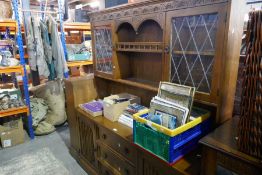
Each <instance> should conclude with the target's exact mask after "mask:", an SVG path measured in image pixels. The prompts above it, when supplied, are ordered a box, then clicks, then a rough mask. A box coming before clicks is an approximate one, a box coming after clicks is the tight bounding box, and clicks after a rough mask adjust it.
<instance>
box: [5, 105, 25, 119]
mask: <svg viewBox="0 0 262 175" xmlns="http://www.w3.org/2000/svg"><path fill="white" fill-rule="evenodd" d="M22 113H27V115H28V114H29V110H28V107H27V106H23V107H18V108H12V109H8V110H3V111H0V118H1V117H6V116H12V115H16V114H22Z"/></svg>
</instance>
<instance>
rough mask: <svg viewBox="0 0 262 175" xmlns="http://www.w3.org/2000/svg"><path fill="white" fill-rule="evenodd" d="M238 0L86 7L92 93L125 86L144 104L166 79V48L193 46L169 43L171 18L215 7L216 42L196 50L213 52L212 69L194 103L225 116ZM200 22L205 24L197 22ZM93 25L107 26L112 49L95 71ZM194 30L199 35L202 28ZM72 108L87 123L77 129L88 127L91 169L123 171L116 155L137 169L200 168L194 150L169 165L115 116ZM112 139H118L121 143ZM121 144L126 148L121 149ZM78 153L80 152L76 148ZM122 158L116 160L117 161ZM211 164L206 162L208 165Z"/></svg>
mask: <svg viewBox="0 0 262 175" xmlns="http://www.w3.org/2000/svg"><path fill="white" fill-rule="evenodd" d="M241 3H243V4H244V2H238V1H233V0H205V1H199V0H187V1H182V0H178V1H173V0H165V1H160V0H148V1H144V2H140V3H136V4H130V5H123V6H118V7H116V8H110V9H106V10H103V11H99V12H94V13H92V14H91V15H90V17H91V29H92V37H93V40H92V42H93V48H94V49H93V56H94V71H95V82H96V87H97V92H98V97H99V98H103V97H106V96H109V95H111V94H117V93H122V92H127V93H130V94H134V95H136V96H139V97H140V98H141V102H142V104H143V105H146V106H149V104H150V101H151V99H152V97H153V96H155V95H156V94H157V89H158V84H159V82H160V81H170V80H171V78H170V65H171V57H170V53H169V52H173V51H175V54H177V55H178V54H181V52H182V53H184V54H187V55H190V56H191V57H194V55H195V54H196V52H195V50H187V52H184V50H183V49H182V50H181V49H180V50H179V49H177V48H176V50H174V49H170V46H171V45H172V43H171V39H170V38H171V37H172V35H171V30H170V29H171V27H172V26H171V19H173V18H175V17H188V16H196V15H203V16H204V15H205V14H209V13H217V14H218V22H217V33H216V35H215V36H214V38H215V39H216V48H215V49H214V50H212V49H211V50H208V49H206V50H204V51H201V50H200V51H199V52H197V54H199V55H200V54H201V55H202V56H204V57H205V58H210V57H213V56H214V57H215V58H214V63H213V71H212V72H211V73H210V74H208V76H210V77H211V85H210V86H211V88H210V89H211V90H210V92H208V93H202V91H201V92H197V93H196V96H195V102H194V104H199V105H200V106H202V107H203V106H208V107H207V108H208V109H212V114H213V115H212V117H213V118H215V119H216V121H217V123H222V122H224V121H225V120H227V119H229V118H231V115H232V110H233V98H234V91H235V84H236V81H235V80H236V75H237V71H236V70H237V67H238V58H239V50H240V40H241V36H242V31H241V29H242V25H243V15H242V4H241ZM191 22H192V21H191ZM188 26H190V25H189V24H188ZM201 27H203V28H204V27H210V26H205V25H203V24H202V26H201ZM97 29H108V30H110V32H111V38H110V39H111V40H112V48H109V47H108V45H107V49H108V50H110V51H111V50H112V73H105V72H106V71H104V72H102V71H99V69H100V70H101V68H99V67H98V66H97V63H99V61H97V60H98V57H97V55H96V54H97V53H96V51H95V50H96V49H95V48H96V47H95V46H96V43H97V41H96V39H95V37H94V31H95V30H97ZM240 31H241V32H240ZM183 32H185V31H183ZM200 32H201V30H200ZM185 33H186V32H185ZM199 36H203V33H201V35H199ZM185 37H189V36H185ZM185 37H184V38H185ZM98 39H99V38H98ZM98 39H97V40H98ZM108 41H110V40H108ZM98 43H99V42H98ZM100 43H103V42H100ZM105 43H106V42H105ZM154 43H157V45H158V47H160V46H161V49H158V50H157V49H154V48H153V46H152V45H153V44H154ZM101 45H102V44H101ZM102 50H103V49H100V51H102ZM109 55H110V54H109ZM107 56H108V55H106V57H107ZM181 72H182V73H181V74H183V73H184V72H183V70H182V71H181ZM197 73H198V72H197ZM77 113H78V114H79V115H80V116H81V121H82V123H84V125H88V126H85V127H82V128H81V129H84V128H90V129H88V130H89V131H90V132H88V133H87V131H85V132H86V134H89V136H88V138H91V137H92V138H93V139H94V142H93V143H92V144H93V146H92V144H91V147H92V148H89V149H91V150H97V151H96V153H95V159H96V162H97V164H95V165H94V166H92V163H91V167H94V168H95V170H96V172H97V173H100V174H123V171H122V168H121V167H120V170H119V169H118V167H116V163H115V162H117V159H119V160H124V161H123V162H124V163H123V164H125V163H126V165H125V167H127V168H130V167H132V166H133V167H134V168H135V170H136V171H137V172H136V174H138V175H158V174H159V175H163V174H199V173H200V167H201V166H200V160H199V158H198V156H196V154H197V153H191V154H189V155H188V156H185V157H184V158H183V159H182V160H180V161H179V162H178V163H176V164H175V165H174V166H172V167H171V166H168V165H167V164H166V163H165V162H163V161H162V160H160V159H159V158H157V157H155V156H153V155H151V154H150V153H148V152H146V151H144V150H142V149H140V148H138V147H136V146H134V145H133V144H132V129H130V128H128V127H126V126H123V125H121V124H119V123H117V122H116V123H113V122H111V121H108V120H107V119H105V118H103V117H101V116H100V117H95V118H93V117H90V116H88V115H87V114H85V113H84V112H83V111H81V110H80V109H78V110H77ZM215 116H216V117H215ZM84 120H88V122H84ZM79 132H82V131H79ZM83 132H84V131H83ZM90 133H92V134H90ZM104 135H105V136H104ZM78 137H79V136H78ZM82 137H84V136H82ZM85 137H87V136H85ZM103 137H105V138H106V139H103ZM107 138H108V139H107ZM81 140H82V141H81V142H84V141H85V142H86V140H85V139H81ZM89 141H90V139H89ZM81 144H82V143H81ZM118 144H120V145H121V146H120V147H121V149H120V148H119V147H118ZM122 146H124V147H122ZM122 148H124V149H122ZM126 148H127V149H128V154H126ZM81 149H82V148H81ZM85 149H87V148H85ZM94 152H95V151H94ZM105 152H108V153H107V154H110V161H106V160H105V159H104V158H101V156H102V155H101V153H102V154H103V153H105ZM79 154H80V157H81V156H82V157H83V155H82V152H81V151H80V153H79ZM210 154H211V155H212V153H210ZM90 155H91V157H92V154H86V155H85V156H87V157H86V158H80V159H81V160H83V161H86V162H87V164H90V162H89V163H88V161H89V160H90ZM207 155H209V154H207ZM88 157H89V158H88ZM112 157H114V158H112ZM217 157H219V156H217ZM114 159H116V160H114ZM111 162H112V163H111ZM123 164H122V162H121V163H120V162H119V166H120V165H121V166H122V165H123ZM123 167H124V166H123ZM212 170H213V169H212V167H211V168H210V170H209V171H212ZM130 171H132V170H130Z"/></svg>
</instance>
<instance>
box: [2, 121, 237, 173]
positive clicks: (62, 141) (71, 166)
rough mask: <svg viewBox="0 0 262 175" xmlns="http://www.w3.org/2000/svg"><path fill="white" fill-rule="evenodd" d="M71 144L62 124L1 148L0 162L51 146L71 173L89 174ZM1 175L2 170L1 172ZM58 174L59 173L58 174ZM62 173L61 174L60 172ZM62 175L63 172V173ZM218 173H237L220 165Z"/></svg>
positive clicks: (66, 127)
mask: <svg viewBox="0 0 262 175" xmlns="http://www.w3.org/2000/svg"><path fill="white" fill-rule="evenodd" d="M69 145H70V135H69V128H68V126H67V124H65V125H63V126H60V127H58V128H57V130H56V131H55V132H54V133H52V134H49V135H46V136H38V137H36V138H35V139H34V140H32V141H30V140H29V138H28V139H27V141H26V142H25V143H24V144H21V145H17V146H14V147H11V148H6V149H1V150H0V164H1V163H2V162H5V161H8V160H10V159H11V158H12V157H15V156H21V155H24V154H28V153H31V152H32V153H33V152H36V151H37V150H40V149H42V148H49V149H50V150H51V152H52V154H53V155H54V156H55V158H56V159H58V160H60V161H61V162H62V164H63V166H64V167H66V169H67V170H68V171H69V173H70V175H87V173H86V172H85V171H84V170H83V169H82V168H81V167H80V165H79V164H78V163H77V162H76V161H75V159H74V158H73V157H72V156H71V155H70V153H69V150H68V147H69ZM0 175H1V172H0ZM57 175H58V174H57ZM59 175H60V174H59ZM61 175H62V174H61ZM217 175H236V174H235V173H233V172H230V171H227V170H225V169H224V168H222V167H219V166H218V169H217Z"/></svg>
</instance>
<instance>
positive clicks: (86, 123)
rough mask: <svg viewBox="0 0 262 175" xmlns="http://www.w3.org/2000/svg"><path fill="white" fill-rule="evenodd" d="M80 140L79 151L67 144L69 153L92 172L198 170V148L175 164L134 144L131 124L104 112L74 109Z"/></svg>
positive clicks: (130, 174)
mask: <svg viewBox="0 0 262 175" xmlns="http://www.w3.org/2000/svg"><path fill="white" fill-rule="evenodd" d="M76 120H77V121H78V124H77V125H78V126H79V127H78V129H79V135H74V137H78V138H79V140H80V149H79V151H77V150H75V149H74V147H71V148H70V152H71V154H72V155H73V156H74V158H75V159H76V160H77V161H78V162H79V163H80V165H81V166H82V167H83V168H84V169H85V170H86V171H87V172H88V174H91V175H95V174H99V175H172V174H174V175H175V174H176V175H178V174H191V175H194V174H195V175H197V174H199V173H200V167H201V166H200V162H201V161H200V157H199V155H198V154H199V151H198V150H196V151H193V152H191V153H190V154H188V155H187V156H185V157H184V158H183V159H181V160H179V161H178V162H177V163H176V164H175V165H173V166H169V165H168V164H167V163H165V162H164V161H163V160H160V159H159V158H157V157H155V156H154V155H152V154H151V153H148V152H147V151H145V150H143V149H141V148H139V147H138V146H136V145H134V144H133V141H132V140H133V135H132V133H133V131H132V129H131V128H129V127H127V126H125V125H122V124H120V123H118V122H111V121H110V120H108V119H106V118H105V117H103V116H99V117H92V116H90V115H88V114H87V113H86V112H84V111H83V110H81V109H80V108H77V109H76Z"/></svg>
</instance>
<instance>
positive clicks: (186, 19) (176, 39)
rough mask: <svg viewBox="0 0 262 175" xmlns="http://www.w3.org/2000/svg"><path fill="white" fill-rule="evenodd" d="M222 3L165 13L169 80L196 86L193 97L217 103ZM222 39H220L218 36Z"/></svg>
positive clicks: (222, 22)
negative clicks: (168, 44) (216, 5)
mask: <svg viewBox="0 0 262 175" xmlns="http://www.w3.org/2000/svg"><path fill="white" fill-rule="evenodd" d="M223 7H224V8H225V5H220V6H218V7H213V6H210V7H205V8H204V7H201V8H193V9H187V10H185V11H183V13H182V12H181V10H177V11H172V12H168V13H167V18H166V20H167V21H166V25H167V32H166V35H167V36H166V41H169V43H170V47H169V48H170V51H169V53H168V54H167V56H168V58H167V60H169V77H168V79H169V81H171V82H173V83H177V84H182V85H187V86H192V87H195V88H196V91H197V93H196V99H198V100H203V101H208V102H212V103H215V104H216V103H217V90H218V86H219V74H218V72H219V70H220V69H221V63H222V53H221V50H222V47H223V42H222V41H223V38H224V30H225V29H224V28H225V22H224V19H225V13H224V9H223ZM221 38H222V39H221Z"/></svg>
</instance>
